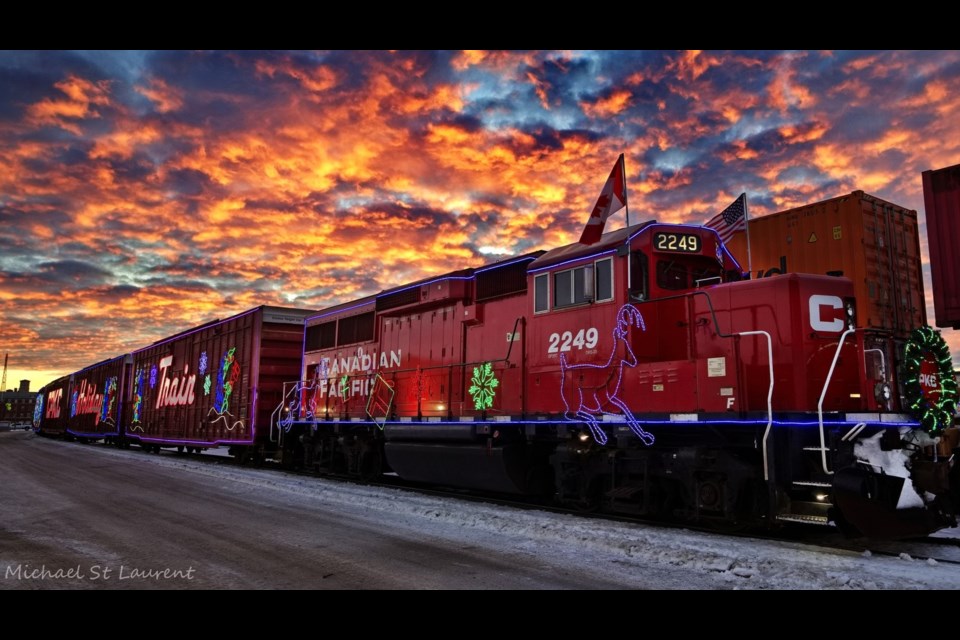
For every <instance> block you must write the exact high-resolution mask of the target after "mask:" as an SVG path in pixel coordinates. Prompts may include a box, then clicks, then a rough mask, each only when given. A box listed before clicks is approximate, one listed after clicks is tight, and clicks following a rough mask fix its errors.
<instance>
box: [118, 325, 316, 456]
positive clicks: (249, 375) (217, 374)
mask: <svg viewBox="0 0 960 640" xmlns="http://www.w3.org/2000/svg"><path fill="white" fill-rule="evenodd" d="M309 314H310V312H309V311H306V310H303V309H290V308H282V307H269V306H261V307H256V308H255V309H251V310H249V311H246V312H244V313H240V314H238V315H236V316H233V317H231V318H227V319H226V320H219V321H215V322H210V323H208V324H205V325H202V326H199V327H196V328H194V329H191V330H189V331H185V332H184V333H181V334H178V335H175V336H172V337H170V338H167V339H165V340H161V341H159V342H156V343H154V344H152V345H150V346H149V347H146V348H144V349H140V350H138V351H135V352H133V354H132V356H133V357H132V366H131V372H132V373H131V384H130V388H129V393H128V394H127V395H126V396H125V398H126V435H127V437H128V438H130V439H132V440H135V441H139V443H140V444H141V445H142V446H144V448H147V449H154V450H156V451H159V449H160V448H161V447H163V446H177V447H181V448H187V449H196V450H199V449H203V448H209V447H216V446H220V445H228V446H231V447H236V449H234V450H233V451H234V452H235V453H238V454H239V455H241V456H243V457H246V456H247V455H248V454H251V453H252V454H254V455H262V454H264V453H265V452H267V451H269V450H271V449H273V448H274V447H273V445H272V443H271V442H270V441H269V429H268V428H267V427H268V425H269V423H270V415H271V412H272V411H273V409H274V408H275V407H276V406H277V404H278V403H279V402H280V397H281V390H282V385H283V381H284V380H288V379H289V378H290V376H292V375H296V374H297V372H298V371H299V369H300V359H301V349H302V345H303V319H304V318H305V317H306V316H307V315H309Z"/></svg>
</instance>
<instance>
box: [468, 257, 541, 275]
mask: <svg viewBox="0 0 960 640" xmlns="http://www.w3.org/2000/svg"><path fill="white" fill-rule="evenodd" d="M525 260H526V261H528V262H533V261H534V260H536V258H535V257H533V256H526V257H523V258H518V259H516V260H512V261H509V262H497V263H495V264H491V265H489V266H486V267H482V268H480V269H477V270H476V271H474V272H473V273H474V275H476V274H479V273H485V272H487V271H491V270H493V269H499V268H501V267H509V266H510V265H512V264H517V263H518V262H523V261H525Z"/></svg>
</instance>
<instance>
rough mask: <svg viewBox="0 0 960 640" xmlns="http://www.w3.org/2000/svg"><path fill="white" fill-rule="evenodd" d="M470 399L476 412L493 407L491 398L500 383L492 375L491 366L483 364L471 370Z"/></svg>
mask: <svg viewBox="0 0 960 640" xmlns="http://www.w3.org/2000/svg"><path fill="white" fill-rule="evenodd" d="M470 382H471V384H470V389H468V391H469V392H470V397H471V398H473V406H474V408H476V410H477V411H484V410H486V409H489V408H490V407H492V406H493V398H494V396H495V395H496V394H497V392H496V388H497V387H498V386H499V385H500V381H499V380H497V379H496V378H495V377H494V375H493V365H491V364H490V363H489V362H484V363H483V364H482V365H480V366H479V367H474V368H473V378H471V379H470Z"/></svg>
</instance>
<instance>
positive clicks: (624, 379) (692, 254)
mask: <svg viewBox="0 0 960 640" xmlns="http://www.w3.org/2000/svg"><path fill="white" fill-rule="evenodd" d="M740 277H741V267H740V265H739V264H738V262H737V261H736V260H735V259H734V258H733V257H732V256H731V255H730V254H729V253H728V252H727V250H726V248H725V246H724V245H723V243H722V242H721V241H720V239H719V237H718V235H717V234H716V232H714V231H713V230H712V229H709V228H706V227H697V226H684V225H672V224H660V223H657V222H647V223H645V224H640V225H635V226H632V227H629V228H626V229H621V230H619V231H614V232H611V233H607V234H606V235H604V236H603V237H602V239H601V240H600V241H599V242H597V243H596V244H592V245H583V244H579V243H576V244H572V245H569V246H565V247H561V248H558V249H554V250H552V251H548V252H536V253H531V254H527V255H524V256H520V257H517V258H514V259H510V260H505V261H502V262H499V263H496V264H492V265H489V266H486V267H483V268H478V269H463V270H460V271H455V272H452V273H449V274H447V275H444V276H441V277H437V278H431V279H428V280H423V281H420V282H416V283H413V284H410V285H407V286H402V287H398V288H395V289H390V290H386V291H383V292H382V293H380V294H378V295H373V296H369V297H366V298H363V299H360V300H355V301H352V302H350V303H346V304H342V305H339V306H336V307H331V308H329V309H327V310H324V311H322V312H321V313H319V314H317V315H314V316H312V317H310V318H308V319H307V321H306V333H305V339H304V358H303V375H302V380H301V381H300V382H297V383H290V384H288V385H287V386H286V388H285V391H284V396H285V400H284V403H283V405H282V406H281V407H279V408H278V410H277V412H276V413H275V415H274V421H273V424H272V430H273V433H271V439H272V440H278V441H280V443H281V445H282V448H283V450H284V455H285V456H286V458H287V461H288V462H291V463H294V464H302V465H304V466H307V467H315V468H317V469H319V470H321V471H329V472H336V473H355V474H358V475H362V476H374V475H377V474H380V473H381V472H383V471H386V470H392V471H394V472H396V473H397V474H398V475H399V476H400V477H402V478H404V479H407V480H411V481H420V482H429V483H433V484H440V485H450V486H459V487H468V488H474V489H480V490H487V491H495V492H505V493H517V494H549V493H553V494H554V495H555V496H556V497H557V499H558V500H559V501H561V502H562V503H565V504H568V505H576V506H579V507H583V508H601V509H604V510H607V511H612V512H622V513H632V514H645V515H667V516H670V517H673V518H677V517H679V518H685V519H689V520H693V521H700V522H715V523H722V524H725V525H727V524H729V525H739V524H756V523H766V524H772V523H775V522H777V521H782V520H801V521H808V522H822V523H826V522H828V521H835V522H838V523H840V524H841V525H843V526H845V527H848V528H849V529H850V530H853V531H860V532H862V533H866V534H870V535H880V536H890V535H906V534H910V533H921V532H927V531H931V530H934V529H937V528H940V527H943V526H947V525H952V524H955V513H956V510H957V506H958V504H957V502H958V501H957V495H958V493H957V488H958V486H960V481H958V473H960V472H958V471H957V469H956V467H954V466H953V465H952V458H951V457H950V455H951V453H952V451H949V449H950V447H949V445H948V444H947V442H948V441H949V440H950V438H947V437H945V438H942V439H940V440H937V439H935V438H932V437H930V435H929V434H928V431H931V432H933V433H934V434H935V435H936V434H938V433H939V432H940V431H941V430H942V429H943V427H945V426H947V425H945V424H943V421H944V420H943V414H944V412H946V411H947V410H948V408H949V407H950V406H951V405H950V401H951V400H952V401H955V393H956V389H955V386H953V387H951V386H950V383H952V382H953V381H952V379H951V380H950V381H948V380H946V379H945V378H943V379H941V380H939V381H938V380H936V376H935V375H933V374H931V366H936V362H935V361H934V359H935V357H936V354H935V349H934V348H933V347H934V346H936V340H933V339H932V338H931V340H930V344H929V345H927V346H923V345H919V344H914V343H912V342H911V343H907V344H906V345H905V343H904V342H903V341H902V340H900V341H898V340H895V339H894V338H895V336H894V335H893V334H891V333H890V332H883V331H877V330H871V329H865V328H858V325H857V318H856V305H855V300H854V297H853V291H854V288H853V285H852V283H851V281H850V280H848V279H846V278H843V277H828V276H818V275H806V274H786V275H776V276H773V277H767V278H762V279H760V280H741V279H740ZM928 337H929V336H928ZM935 337H939V336H935ZM941 342H942V341H941ZM931 345H933V346H931ZM904 349H906V352H905V351H904ZM911 349H913V350H914V351H911ZM917 349H920V351H916V350H917ZM911 363H912V364H913V365H915V366H913V369H916V371H918V372H920V376H921V377H917V379H920V380H921V386H920V387H918V389H919V391H917V393H916V394H914V395H913V396H911V394H910V393H909V391H910V389H909V387H910V384H909V383H910V380H907V378H908V377H909V375H910V371H912V370H913V369H911ZM923 372H926V373H923ZM924 375H925V376H926V378H923V377H922V376H924ZM931 375H932V376H933V377H931ZM915 377H916V376H915ZM913 382H915V380H913ZM914 386H916V385H914ZM908 399H909V400H908ZM908 404H909V405H911V406H909V407H908V406H907V405H908ZM918 407H919V408H921V409H929V411H933V412H940V418H939V422H937V423H936V424H931V422H930V420H925V421H924V422H923V423H920V422H918V420H917V419H915V418H914V417H913V416H911V415H908V414H907V410H908V409H910V408H912V409H914V410H915V412H916V410H917V408H918ZM950 410H951V411H952V409H950ZM923 427H926V430H925V429H924V428H923ZM955 444H956V443H954V445H955ZM944 454H946V455H944ZM891 461H893V462H891ZM891 469H900V470H901V473H900V475H899V476H898V475H896V474H895V473H891ZM907 469H910V471H907ZM908 476H909V477H908Z"/></svg>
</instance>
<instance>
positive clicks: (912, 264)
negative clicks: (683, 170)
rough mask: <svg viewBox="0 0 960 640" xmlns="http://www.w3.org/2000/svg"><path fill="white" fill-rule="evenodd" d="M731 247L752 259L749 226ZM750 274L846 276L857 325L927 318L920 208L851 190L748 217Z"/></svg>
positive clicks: (898, 328) (902, 329)
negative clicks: (851, 289)
mask: <svg viewBox="0 0 960 640" xmlns="http://www.w3.org/2000/svg"><path fill="white" fill-rule="evenodd" d="M727 247H728V248H729V249H730V251H731V252H732V253H733V255H735V256H736V257H737V259H738V260H739V261H740V263H741V264H742V265H744V267H746V265H747V240H746V233H744V232H738V233H736V234H734V236H733V238H731V239H730V242H728V243H727ZM750 249H751V252H752V254H753V273H752V275H751V277H753V278H756V277H767V276H771V275H775V274H777V273H817V274H821V275H822V274H828V275H841V274H842V275H844V276H846V277H847V278H850V279H851V280H852V281H853V284H854V287H855V291H856V296H857V326H859V327H864V328H874V329H887V330H891V331H893V332H894V333H895V334H897V335H899V336H901V337H903V336H905V335H906V334H907V333H908V332H909V331H910V330H912V329H914V328H916V327H919V326H923V325H925V324H927V311H926V303H925V300H924V295H923V275H922V274H923V272H922V270H921V264H920V239H919V236H918V233H917V212H916V211H913V210H910V209H905V208H904V207H901V206H898V205H895V204H893V203H891V202H887V201H885V200H881V199H880V198H876V197H874V196H871V195H868V194H866V193H864V192H863V191H854V192H853V193H851V194H850V195H845V196H840V197H839V198H832V199H830V200H824V201H823V202H815V203H813V204H809V205H806V206H803V207H799V208H796V209H789V210H787V211H781V212H779V213H772V214H770V215H765V216H762V217H759V218H754V219H751V220H750Z"/></svg>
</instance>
